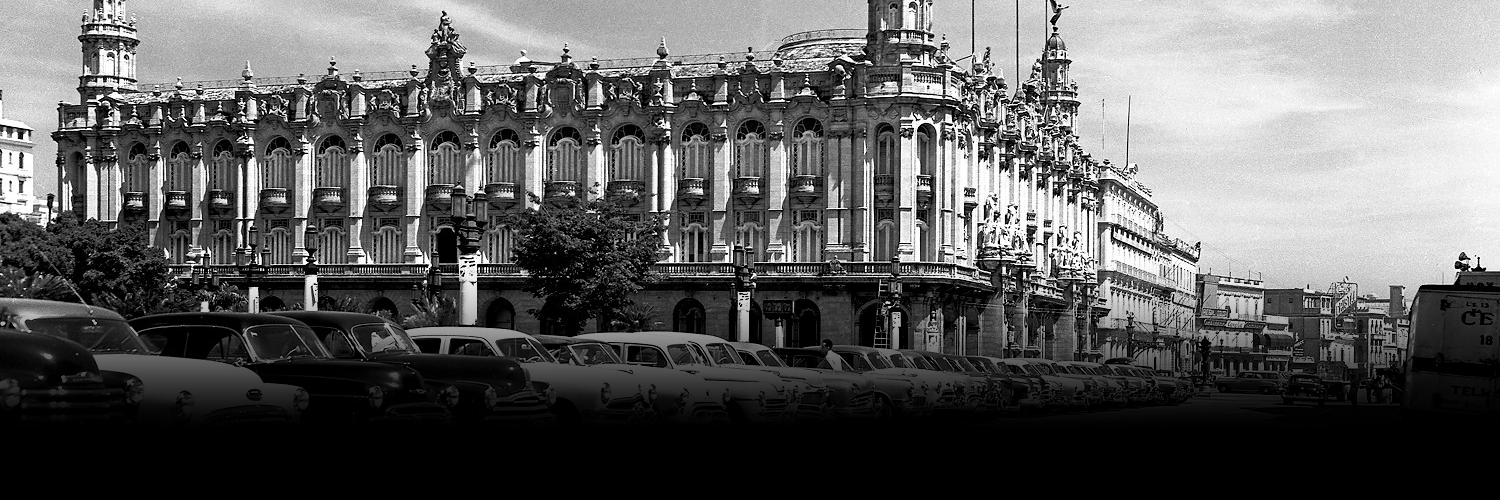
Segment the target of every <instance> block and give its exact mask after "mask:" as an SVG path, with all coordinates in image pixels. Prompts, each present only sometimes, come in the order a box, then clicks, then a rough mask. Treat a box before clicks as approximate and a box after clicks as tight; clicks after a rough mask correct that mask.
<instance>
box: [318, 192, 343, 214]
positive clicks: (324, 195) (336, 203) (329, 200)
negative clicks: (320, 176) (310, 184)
mask: <svg viewBox="0 0 1500 500" xmlns="http://www.w3.org/2000/svg"><path fill="white" fill-rule="evenodd" d="M313 202H314V203H317V204H318V206H319V207H321V208H323V209H324V210H336V209H340V208H344V204H345V203H346V202H345V200H344V188H341V187H320V188H317V189H313Z"/></svg>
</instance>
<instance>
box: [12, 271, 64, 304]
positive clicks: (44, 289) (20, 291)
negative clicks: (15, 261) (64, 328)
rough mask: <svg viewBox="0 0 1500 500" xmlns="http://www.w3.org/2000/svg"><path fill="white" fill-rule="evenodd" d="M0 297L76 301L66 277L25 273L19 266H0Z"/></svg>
mask: <svg viewBox="0 0 1500 500" xmlns="http://www.w3.org/2000/svg"><path fill="white" fill-rule="evenodd" d="M0 297H8V298H15V299H41V300H56V301H66V302H76V301H77V300H78V297H77V296H76V295H74V294H73V287H72V285H70V284H69V283H68V280H67V278H63V277H61V276H54V275H51V274H43V273H37V274H26V271H25V270H22V269H21V268H19V267H12V266H5V267H4V268H0Z"/></svg>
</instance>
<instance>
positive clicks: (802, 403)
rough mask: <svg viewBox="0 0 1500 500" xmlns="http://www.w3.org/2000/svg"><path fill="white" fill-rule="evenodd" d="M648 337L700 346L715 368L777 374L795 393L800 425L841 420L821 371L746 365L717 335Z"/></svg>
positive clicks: (734, 350) (681, 333) (792, 403)
mask: <svg viewBox="0 0 1500 500" xmlns="http://www.w3.org/2000/svg"><path fill="white" fill-rule="evenodd" d="M645 333H652V334H657V335H666V336H669V337H676V338H680V339H683V340H691V341H693V342H697V343H698V345H701V346H703V349H704V352H706V353H708V355H709V357H710V358H712V359H713V361H714V363H715V364H717V365H719V366H722V367H725V368H737V369H744V370H756V371H762V372H768V373H774V374H776V376H778V377H781V379H782V380H784V381H786V383H787V385H788V386H789V387H791V390H792V393H791V395H790V396H789V398H788V399H789V401H790V404H791V405H792V409H793V411H794V412H795V413H796V416H797V420H798V421H799V422H803V423H812V422H818V421H823V422H827V421H831V420H833V419H835V418H837V417H836V416H835V415H834V413H833V406H831V405H829V404H828V400H829V397H830V396H829V394H828V393H829V389H828V384H827V382H826V381H824V380H823V374H821V373H818V372H817V371H814V370H808V369H805V368H794V367H790V366H785V365H777V366H772V365H765V364H749V363H745V361H744V359H743V358H742V357H741V356H740V354H739V350H738V349H737V348H736V347H735V346H734V345H733V343H731V342H730V341H729V340H727V339H723V338H720V337H715V336H713V335H704V334H701V333H686V332H672V331H647V332H645Z"/></svg>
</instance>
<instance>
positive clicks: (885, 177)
mask: <svg viewBox="0 0 1500 500" xmlns="http://www.w3.org/2000/svg"><path fill="white" fill-rule="evenodd" d="M895 199H896V176H894V175H891V174H875V201H876V202H879V203H890V202H892V201H894V200H895Z"/></svg>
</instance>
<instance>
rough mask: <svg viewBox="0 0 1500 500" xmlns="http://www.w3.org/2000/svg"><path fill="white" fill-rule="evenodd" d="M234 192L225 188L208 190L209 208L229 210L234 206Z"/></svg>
mask: <svg viewBox="0 0 1500 500" xmlns="http://www.w3.org/2000/svg"><path fill="white" fill-rule="evenodd" d="M233 198H234V193H233V192H231V191H227V190H224V189H210V190H208V208H211V209H214V210H227V209H229V208H230V207H232V206H234V199H233Z"/></svg>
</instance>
